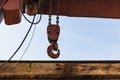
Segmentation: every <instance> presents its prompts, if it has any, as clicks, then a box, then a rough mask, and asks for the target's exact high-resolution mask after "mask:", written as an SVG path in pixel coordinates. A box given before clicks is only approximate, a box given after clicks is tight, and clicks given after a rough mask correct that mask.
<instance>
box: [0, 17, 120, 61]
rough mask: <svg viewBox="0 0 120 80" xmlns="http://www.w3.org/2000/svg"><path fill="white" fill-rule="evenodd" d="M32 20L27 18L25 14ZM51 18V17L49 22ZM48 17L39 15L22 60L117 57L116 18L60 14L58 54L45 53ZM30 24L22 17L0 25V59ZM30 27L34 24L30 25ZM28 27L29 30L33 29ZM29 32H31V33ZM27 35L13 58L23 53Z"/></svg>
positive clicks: (119, 35)
mask: <svg viewBox="0 0 120 80" xmlns="http://www.w3.org/2000/svg"><path fill="white" fill-rule="evenodd" d="M29 19H30V20H32V18H31V17H29ZM54 21H55V17H53V23H55V22H54ZM47 25H48V16H46V15H43V17H42V21H41V22H40V23H39V24H38V25H37V27H36V31H35V34H34V37H33V40H32V42H31V44H30V46H29V48H28V50H27V51H26V54H25V55H24V56H23V58H22V60H120V19H107V18H86V17H66V16H64V17H60V27H61V33H60V37H59V40H58V44H59V48H60V57H59V58H58V59H52V58H50V57H49V56H48V55H47V47H48V46H49V42H48V40H47V34H46V33H47V30H46V28H47ZM29 26H30V24H29V23H28V22H27V21H26V20H25V19H24V18H22V21H21V23H19V24H16V25H11V26H8V25H5V23H4V21H2V23H1V24H0V60H7V59H8V58H9V57H10V56H11V55H12V54H13V52H14V51H15V50H16V49H17V47H18V46H19V44H20V43H21V41H22V39H23V38H24V36H25V34H26V32H27V30H28V28H29ZM33 28H34V26H33ZM33 28H32V31H33ZM31 33H32V32H31ZM30 37H31V34H30V35H29V36H28V38H27V40H26V41H25V43H24V45H23V46H22V48H21V49H20V51H19V52H18V53H17V54H16V55H15V57H14V58H13V60H18V59H19V58H20V57H21V55H22V54H23V52H24V50H25V48H26V46H27V44H28V42H29V41H30Z"/></svg>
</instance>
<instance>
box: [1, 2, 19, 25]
mask: <svg viewBox="0 0 120 80" xmlns="http://www.w3.org/2000/svg"><path fill="white" fill-rule="evenodd" d="M3 10H4V19H5V24H7V25H11V24H17V23H20V22H21V11H20V7H19V0H8V2H7V3H6V4H5V5H4V7H3Z"/></svg>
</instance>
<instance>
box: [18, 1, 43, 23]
mask: <svg viewBox="0 0 120 80" xmlns="http://www.w3.org/2000/svg"><path fill="white" fill-rule="evenodd" d="M19 5H20V10H21V12H22V15H23V17H24V18H25V19H26V21H28V22H29V23H32V24H38V23H39V22H40V21H41V19H40V18H41V15H40V18H39V20H38V21H37V22H36V23H34V22H31V21H30V20H29V19H28V18H27V17H26V16H25V15H24V13H23V11H22V7H21V3H20V0H19ZM39 5H40V8H38V9H40V14H42V9H43V0H41V2H39ZM24 6H26V4H25V5H24ZM36 14H37V12H36Z"/></svg>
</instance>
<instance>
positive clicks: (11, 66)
mask: <svg viewBox="0 0 120 80" xmlns="http://www.w3.org/2000/svg"><path fill="white" fill-rule="evenodd" d="M36 26H37V25H36V24H35V27H34V29H33V32H32V36H31V38H30V41H29V43H28V45H27V47H26V49H25V51H24V52H23V54H22V55H21V57H20V58H19V60H18V61H17V62H16V63H15V64H13V65H12V66H10V67H9V68H8V69H7V70H6V71H9V70H10V69H11V68H12V67H15V66H16V65H17V64H18V63H19V61H20V60H21V59H22V58H23V57H24V55H25V54H26V52H27V50H28V48H29V47H30V44H31V42H32V40H33V37H34V34H35V30H36Z"/></svg>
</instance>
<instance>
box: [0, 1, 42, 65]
mask: <svg viewBox="0 0 120 80" xmlns="http://www.w3.org/2000/svg"><path fill="white" fill-rule="evenodd" d="M19 4H20V0H19ZM42 4H43V0H42ZM42 6H43V5H42ZM42 6H41V14H40V18H39V22H40V21H41V18H42ZM20 7H21V5H20ZM21 10H22V8H21ZM35 17H36V14H35V15H34V17H33V20H32V22H31V25H30V28H29V30H28V32H27V33H26V35H25V37H24V39H23V41H22V42H21V44H20V45H19V47H18V48H17V50H16V51H15V52H14V53H13V55H12V56H11V57H10V58H9V59H8V60H7V61H5V62H4V63H3V64H1V65H0V67H2V66H4V65H6V64H7V63H8V62H9V61H10V60H11V59H12V58H13V57H14V56H15V55H16V53H17V52H18V51H19V49H20V48H21V47H22V45H23V43H24V42H25V40H26V38H27V36H28V34H29V33H30V31H31V28H32V26H33V25H34V24H38V23H37V22H36V23H34V20H35ZM25 52H26V51H25Z"/></svg>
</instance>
